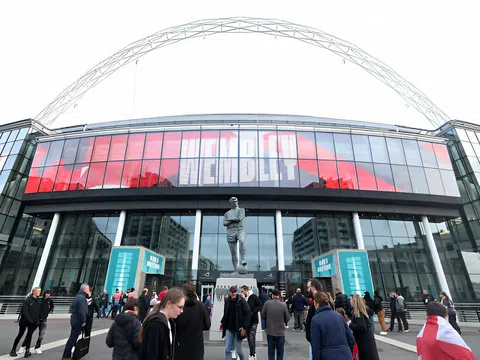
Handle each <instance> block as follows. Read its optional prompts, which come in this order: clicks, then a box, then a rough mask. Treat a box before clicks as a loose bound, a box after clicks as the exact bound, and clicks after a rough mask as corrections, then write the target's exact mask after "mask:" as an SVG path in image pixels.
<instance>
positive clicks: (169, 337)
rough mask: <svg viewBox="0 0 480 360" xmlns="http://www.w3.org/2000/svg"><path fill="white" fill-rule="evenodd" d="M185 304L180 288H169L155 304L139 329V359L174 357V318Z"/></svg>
mask: <svg viewBox="0 0 480 360" xmlns="http://www.w3.org/2000/svg"><path fill="white" fill-rule="evenodd" d="M184 306H185V294H184V292H183V291H182V290H180V289H175V288H173V289H171V290H169V291H168V292H167V293H166V294H165V296H164V297H163V298H162V301H161V302H159V303H158V304H157V305H155V306H154V307H153V309H152V311H151V312H150V314H149V315H148V316H147V318H146V319H145V321H144V322H143V324H142V328H141V329H140V340H141V341H142V345H141V346H140V357H139V359H140V360H173V359H175V346H174V344H175V342H176V328H175V321H174V320H175V319H176V318H177V317H178V316H179V315H180V314H181V313H182V311H183V309H184Z"/></svg>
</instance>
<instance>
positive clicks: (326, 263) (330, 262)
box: [313, 254, 336, 277]
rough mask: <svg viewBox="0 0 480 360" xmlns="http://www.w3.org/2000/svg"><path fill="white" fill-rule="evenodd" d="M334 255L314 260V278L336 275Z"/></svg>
mask: <svg viewBox="0 0 480 360" xmlns="http://www.w3.org/2000/svg"><path fill="white" fill-rule="evenodd" d="M334 259H335V257H334V255H333V254H328V255H325V256H322V257H319V258H316V259H314V260H313V276H314V277H328V276H332V275H335V273H336V272H335V262H334Z"/></svg>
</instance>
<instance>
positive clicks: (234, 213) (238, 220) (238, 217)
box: [223, 197, 247, 274]
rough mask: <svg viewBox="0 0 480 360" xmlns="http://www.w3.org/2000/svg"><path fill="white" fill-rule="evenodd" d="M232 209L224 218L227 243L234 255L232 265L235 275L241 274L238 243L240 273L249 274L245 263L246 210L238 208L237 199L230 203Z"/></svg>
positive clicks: (234, 198)
mask: <svg viewBox="0 0 480 360" xmlns="http://www.w3.org/2000/svg"><path fill="white" fill-rule="evenodd" d="M228 202H229V203H230V204H231V205H232V208H231V209H230V210H228V211H227V212H226V213H225V215H224V216H223V226H226V227H227V242H228V246H229V247H230V253H231V254H232V263H233V269H234V271H235V273H238V272H239V268H238V253H237V243H238V244H239V245H240V264H241V268H240V273H241V274H245V273H246V272H247V267H246V265H247V263H246V262H245V250H246V249H245V229H244V228H243V219H244V218H245V209H242V208H240V207H239V206H238V199H237V198H236V197H232V198H230V200H229V201H228Z"/></svg>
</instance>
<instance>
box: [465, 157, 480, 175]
mask: <svg viewBox="0 0 480 360" xmlns="http://www.w3.org/2000/svg"><path fill="white" fill-rule="evenodd" d="M467 159H468V160H467ZM465 160H467V161H466V163H467V164H468V165H470V166H469V169H468V172H480V162H479V161H478V159H477V158H476V157H473V156H470V157H468V158H463V161H465Z"/></svg>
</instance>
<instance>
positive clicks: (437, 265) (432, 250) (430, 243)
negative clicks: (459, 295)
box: [422, 216, 452, 299]
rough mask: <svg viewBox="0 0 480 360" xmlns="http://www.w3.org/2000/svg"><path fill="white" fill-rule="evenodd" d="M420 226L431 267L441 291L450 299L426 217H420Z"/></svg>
mask: <svg viewBox="0 0 480 360" xmlns="http://www.w3.org/2000/svg"><path fill="white" fill-rule="evenodd" d="M422 224H423V228H424V230H425V235H426V237H427V245H428V249H429V250H430V255H431V256H432V261H433V267H434V268H435V272H436V273H437V276H438V281H439V282H440V286H441V291H445V292H446V293H447V295H448V296H449V297H450V299H452V295H451V293H450V289H449V288H448V284H447V278H446V277H445V273H444V272H443V266H442V262H441V261H440V256H439V255H438V251H437V245H435V240H434V239H433V234H432V230H431V229H430V223H429V221H428V218H427V217H426V216H422Z"/></svg>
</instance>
